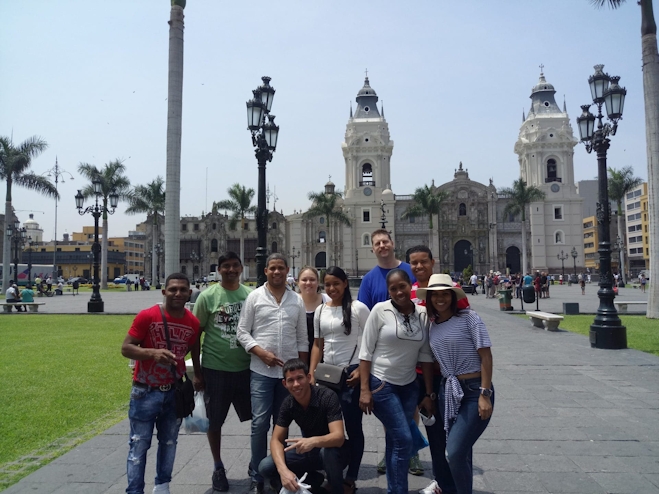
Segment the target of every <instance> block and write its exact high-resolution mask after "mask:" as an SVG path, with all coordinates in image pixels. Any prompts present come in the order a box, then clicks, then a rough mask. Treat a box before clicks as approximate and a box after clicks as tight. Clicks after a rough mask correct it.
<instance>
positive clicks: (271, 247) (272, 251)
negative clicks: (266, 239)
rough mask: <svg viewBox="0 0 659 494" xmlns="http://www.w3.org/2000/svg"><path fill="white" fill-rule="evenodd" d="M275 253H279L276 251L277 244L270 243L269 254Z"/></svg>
mask: <svg viewBox="0 0 659 494" xmlns="http://www.w3.org/2000/svg"><path fill="white" fill-rule="evenodd" d="M275 252H279V251H278V250H277V242H272V245H271V246H270V254H274V253H275Z"/></svg>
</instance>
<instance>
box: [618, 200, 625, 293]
mask: <svg viewBox="0 0 659 494" xmlns="http://www.w3.org/2000/svg"><path fill="white" fill-rule="evenodd" d="M618 238H619V239H620V240H621V241H622V243H623V247H622V248H621V249H620V257H619V258H618V271H619V272H620V281H622V283H623V284H624V283H625V280H626V277H625V248H624V243H625V237H624V236H623V231H622V207H621V205H620V203H618Z"/></svg>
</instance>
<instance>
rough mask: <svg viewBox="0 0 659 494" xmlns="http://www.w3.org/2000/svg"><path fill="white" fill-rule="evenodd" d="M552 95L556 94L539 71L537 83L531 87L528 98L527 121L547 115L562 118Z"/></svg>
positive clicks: (552, 86) (551, 85)
mask: <svg viewBox="0 0 659 494" xmlns="http://www.w3.org/2000/svg"><path fill="white" fill-rule="evenodd" d="M541 68H542V66H541ZM554 94H556V90H555V89H554V85H553V84H550V83H548V82H547V79H545V74H544V73H543V72H542V71H541V72H540V78H539V79H538V83H537V84H536V85H535V86H533V89H532V90H531V96H529V98H531V109H530V110H529V114H528V117H527V119H528V118H531V117H534V116H539V115H547V114H550V115H551V114H558V115H560V116H562V114H563V112H561V109H560V108H559V107H558V105H557V104H556V100H555V99H554Z"/></svg>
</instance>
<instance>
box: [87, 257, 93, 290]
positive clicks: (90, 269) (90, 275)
mask: <svg viewBox="0 0 659 494" xmlns="http://www.w3.org/2000/svg"><path fill="white" fill-rule="evenodd" d="M87 260H88V261H89V279H88V280H87V281H88V282H89V281H90V280H91V283H94V281H93V280H92V261H93V260H94V254H92V253H91V252H90V253H89V254H87Z"/></svg>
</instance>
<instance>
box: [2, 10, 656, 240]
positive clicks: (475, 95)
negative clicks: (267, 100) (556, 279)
mask: <svg viewBox="0 0 659 494" xmlns="http://www.w3.org/2000/svg"><path fill="white" fill-rule="evenodd" d="M169 11H170V7H169V2H168V1H166V0H158V1H156V0H140V1H128V0H115V1H109V0H95V1H89V0H78V1H76V0H62V1H57V2H55V1H52V0H40V1H39V0H22V1H20V2H17V1H14V2H9V1H7V0H5V1H2V2H0V17H1V18H2V19H3V23H2V24H3V27H2V29H0V71H1V73H2V74H3V77H2V89H1V90H0V135H5V136H10V135H12V133H13V138H14V141H15V142H20V141H22V140H23V139H25V138H27V137H29V136H32V135H35V134H37V135H40V136H42V137H43V138H44V139H45V140H47V142H48V143H49V148H48V150H47V151H46V152H45V153H43V154H42V155H41V156H40V157H39V158H37V159H35V160H34V162H33V166H32V168H33V170H34V171H35V172H37V173H42V172H45V171H46V170H48V169H50V168H52V167H53V165H54V164H55V157H56V156H57V157H58V160H59V164H60V166H61V167H62V168H63V169H64V170H67V171H69V172H71V173H72V174H73V175H74V176H75V177H76V179H75V180H74V181H71V180H69V179H68V178H66V179H65V183H60V193H61V196H62V199H61V202H60V205H59V215H58V237H59V239H60V240H61V238H62V234H63V233H64V232H67V231H68V232H74V231H80V230H81V228H82V226H83V225H88V224H91V222H92V218H91V216H90V215H87V216H86V217H80V216H79V215H78V214H77V212H76V210H75V203H74V195H75V193H76V190H77V189H78V188H81V187H82V186H83V185H84V184H85V182H84V179H82V178H81V177H79V175H78V173H77V167H78V164H79V163H80V162H88V163H92V164H95V165H97V166H98V167H101V166H103V164H104V163H106V162H108V161H110V160H113V159H115V158H123V159H125V164H126V166H127V175H128V177H129V178H130V180H131V183H132V184H146V183H147V182H149V181H151V180H153V179H154V178H155V177H156V176H157V175H161V176H163V177H165V175H166V173H165V149H166V124H167V122H166V113H167V101H166V98H167V61H168V28H169V26H168V24H167V21H168V20H169ZM184 59H185V68H184V78H183V84H184V92H183V140H182V158H181V168H182V177H181V187H182V190H181V213H182V214H183V215H199V214H201V212H202V211H208V210H209V209H210V208H211V205H212V203H213V201H218V200H221V199H225V198H227V195H226V189H227V188H229V187H230V186H231V184H233V183H235V182H239V183H241V184H244V185H246V186H249V187H253V188H254V189H256V187H257V167H256V159H255V158H254V154H253V148H252V145H251V139H250V135H249V132H248V131H247V129H246V125H247V124H246V110H245V101H246V100H247V99H249V98H250V97H251V95H252V93H251V90H252V89H254V88H255V87H257V86H258V85H259V84H260V83H261V80H260V77H261V76H262V75H269V76H271V77H272V85H273V86H274V87H275V88H276V90H277V93H276V95H275V99H274V105H273V110H272V112H273V114H275V115H276V116H277V123H278V124H279V125H280V126H281V131H280V138H279V145H278V149H277V152H276V153H275V157H274V159H273V161H272V163H269V164H268V168H267V173H268V178H267V181H268V183H269V185H270V189H271V190H274V189H275V188H276V193H277V196H278V198H279V199H278V201H277V205H276V207H277V209H278V210H283V212H284V214H290V213H293V211H294V210H300V209H306V208H308V207H309V201H308V200H307V193H308V192H310V191H320V190H322V188H323V186H324V184H325V182H326V181H327V178H328V175H330V174H331V175H332V181H333V182H335V183H336V185H337V188H338V189H340V190H342V189H343V187H344V184H345V168H344V161H343V156H342V153H341V143H342V141H343V136H344V132H345V125H346V123H347V120H348V116H349V104H350V101H351V100H352V101H353V105H354V99H355V96H356V94H357V91H358V90H359V89H360V88H361V87H362V85H363V82H364V70H365V69H366V68H368V75H369V79H370V82H371V86H372V87H373V89H375V91H376V92H377V94H378V96H379V97H380V101H381V102H383V103H384V108H385V115H386V119H387V121H388V122H389V128H390V132H391V137H392V139H393V140H394V143H395V146H394V153H393V157H392V160H391V166H392V188H393V191H394V193H396V194H408V193H412V192H413V191H414V189H415V188H416V187H419V186H422V185H423V184H427V183H430V181H431V180H432V179H434V180H435V183H438V184H439V183H444V182H446V181H449V180H451V179H452V178H453V171H454V169H455V168H457V166H458V163H459V162H460V161H462V162H463V165H464V167H465V168H467V169H468V170H469V175H470V178H472V179H473V180H477V181H480V182H483V183H487V181H488V179H489V178H493V180H494V184H495V185H496V186H497V187H504V186H510V185H511V184H512V181H513V180H514V179H515V178H518V176H519V167H518V163H517V156H516V155H515V153H514V152H513V146H514V144H515V141H516V140H517V136H518V132H519V127H520V124H521V122H522V111H523V110H524V111H526V112H528V108H529V105H530V100H529V95H530V92H531V88H532V87H533V86H534V85H535V84H536V83H537V81H538V76H539V72H540V69H539V65H540V64H544V72H545V75H546V78H547V81H548V82H550V83H552V84H553V85H554V86H555V88H556V91H557V92H556V100H557V102H558V104H559V106H561V107H562V105H563V97H564V95H565V98H566V101H567V109H568V113H569V115H570V119H571V121H572V125H573V127H574V129H575V133H577V134H578V131H577V129H576V123H575V118H576V117H577V116H578V114H579V113H580V108H579V106H580V105H582V104H586V103H588V102H590V101H591V98H590V91H589V89H588V82H587V79H588V77H589V76H590V75H591V74H592V73H593V68H592V67H593V65H594V64H596V63H603V64H605V70H606V71H607V72H609V73H610V74H611V75H620V76H621V77H622V79H621V85H623V86H625V87H626V88H627V91H628V95H627V100H626V103H625V113H624V120H623V121H622V122H621V123H620V126H619V129H618V134H617V135H616V136H615V137H613V139H612V145H611V149H610V151H609V165H610V166H613V167H615V168H621V167H623V166H627V165H631V166H633V167H634V171H635V173H636V174H637V175H638V176H641V177H643V178H644V179H645V178H646V177H647V170H646V149H645V122H644V113H643V83H642V72H641V43H640V9H639V7H638V6H637V5H636V2H634V1H631V0H630V1H628V2H627V3H626V4H625V5H623V7H622V8H620V9H618V10H610V9H600V10H597V9H595V8H594V7H592V6H591V4H590V2H589V1H588V0H554V1H552V2H546V1H541V0H505V1H499V2H493V1H490V0H468V1H461V2H454V1H445V0H434V1H432V0H423V1H422V0H419V1H410V2H403V1H393V0H381V1H374V0H369V1H366V0H364V1H357V2H354V1H344V0H334V1H331V2H330V1H325V0H324V1H314V2H309V1H293V0H279V1H278V2H275V3H273V2H263V3H259V2H226V1H219V0H188V4H187V7H186V9H185V55H184ZM577 136H578V135H577ZM596 165H597V164H596V158H595V156H594V155H588V154H587V153H586V152H585V150H584V148H583V145H579V146H578V147H577V148H576V150H575V176H576V179H577V180H582V179H591V178H595V176H596V174H597V166H596ZM206 176H207V177H208V180H206ZM0 187H2V192H0V198H4V190H5V183H4V182H3V183H2V184H0ZM13 195H14V207H15V208H16V209H17V210H19V212H18V216H19V218H20V219H21V221H24V220H26V219H28V211H27V210H35V211H43V212H44V213H41V212H35V219H36V220H37V221H39V222H40V223H41V225H42V228H43V229H44V237H45V239H47V240H50V239H51V238H52V236H53V233H54V231H53V226H54V200H52V199H47V198H44V197H42V196H39V195H38V194H35V193H32V192H25V191H24V189H21V188H19V187H15V188H14V194H13ZM254 202H255V203H256V197H255V200H254ZM270 208H272V202H271V204H270ZM124 209H125V205H121V204H120V207H119V209H118V211H117V213H116V214H115V215H114V216H113V217H111V219H110V222H109V225H110V235H111V236H123V235H126V234H127V232H128V230H132V229H134V228H135V224H136V223H138V222H140V221H142V220H143V219H144V217H143V216H127V215H125V214H124V212H123V211H124Z"/></svg>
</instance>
